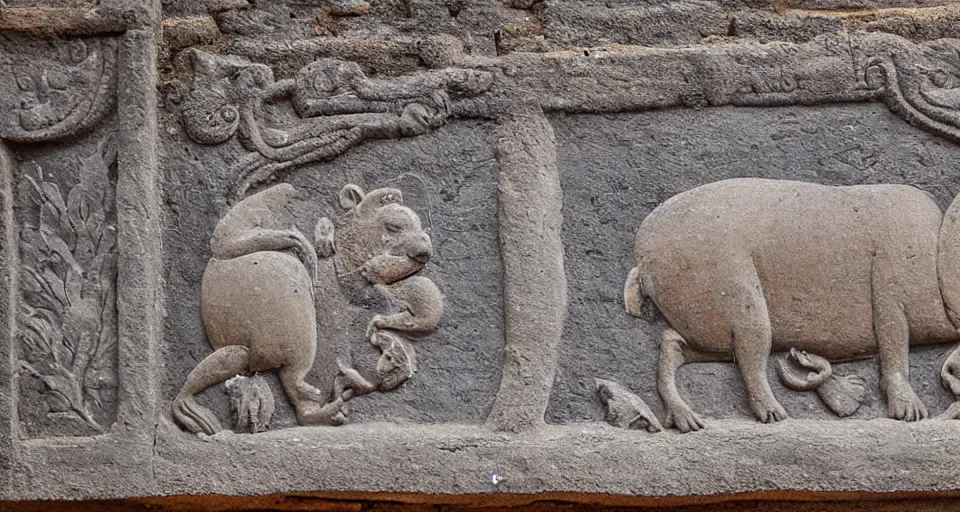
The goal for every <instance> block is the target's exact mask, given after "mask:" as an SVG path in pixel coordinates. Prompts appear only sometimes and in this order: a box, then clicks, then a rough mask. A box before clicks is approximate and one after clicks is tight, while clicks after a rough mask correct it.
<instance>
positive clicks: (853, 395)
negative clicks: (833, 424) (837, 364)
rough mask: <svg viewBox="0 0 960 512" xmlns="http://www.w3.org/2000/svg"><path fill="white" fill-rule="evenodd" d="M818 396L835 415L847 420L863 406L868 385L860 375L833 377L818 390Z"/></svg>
mask: <svg viewBox="0 0 960 512" xmlns="http://www.w3.org/2000/svg"><path fill="white" fill-rule="evenodd" d="M817 394H818V395H820V399H821V400H823V403H824V404H826V405H827V407H829V408H830V410H831V411H833V412H834V414H836V415H837V416H840V417H841V418H845V417H847V416H850V415H851V414H853V413H855V412H857V409H859V408H860V406H861V405H862V404H863V400H864V398H865V397H866V383H865V382H864V380H863V378H862V377H860V376H858V375H844V376H836V375H833V376H831V377H830V378H829V379H827V380H826V382H824V383H823V385H822V386H820V387H819V388H817Z"/></svg>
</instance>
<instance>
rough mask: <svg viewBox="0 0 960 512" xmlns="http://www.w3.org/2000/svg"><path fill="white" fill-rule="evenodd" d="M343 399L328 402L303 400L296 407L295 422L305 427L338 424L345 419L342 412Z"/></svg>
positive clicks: (341, 423)
mask: <svg viewBox="0 0 960 512" xmlns="http://www.w3.org/2000/svg"><path fill="white" fill-rule="evenodd" d="M343 405H344V404H343V400H340V399H339V398H338V399H336V400H334V401H333V402H330V403H328V404H323V405H320V404H319V403H317V402H304V403H301V404H300V406H299V407H298V408H297V423H299V424H301V425H303V426H305V427H314V426H320V425H332V426H340V425H343V422H344V421H345V420H346V416H344V414H343Z"/></svg>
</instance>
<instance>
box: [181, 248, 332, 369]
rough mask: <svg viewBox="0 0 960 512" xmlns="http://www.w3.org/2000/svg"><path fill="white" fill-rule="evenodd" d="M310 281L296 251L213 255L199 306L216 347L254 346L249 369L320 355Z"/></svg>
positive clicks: (251, 350) (208, 336)
mask: <svg viewBox="0 0 960 512" xmlns="http://www.w3.org/2000/svg"><path fill="white" fill-rule="evenodd" d="M311 287H312V282H311V279H310V277H309V275H308V274H307V271H306V269H305V268H304V266H303V264H302V263H301V262H300V260H298V259H297V258H296V257H294V256H292V255H290V254H286V253H281V252H273V251H262V252H255V253H252V254H247V255H244V256H240V257H237V258H233V259H229V260H215V259H211V260H210V262H209V263H208V264H207V268H206V271H205V272H204V274H203V283H202V285H201V289H200V310H201V314H202V316H203V324H204V328H205V329H206V332H207V338H208V339H209V341H210V345H211V346H213V348H214V349H219V348H221V347H225V346H228V345H242V346H245V347H247V348H249V349H250V371H265V370H270V369H274V368H278V367H280V366H285V365H286V364H288V363H289V362H290V361H292V360H303V359H302V358H304V357H307V358H309V360H310V361H312V360H313V358H314V356H315V355H316V341H317V325H316V315H315V310H314V303H313V298H312V295H311Z"/></svg>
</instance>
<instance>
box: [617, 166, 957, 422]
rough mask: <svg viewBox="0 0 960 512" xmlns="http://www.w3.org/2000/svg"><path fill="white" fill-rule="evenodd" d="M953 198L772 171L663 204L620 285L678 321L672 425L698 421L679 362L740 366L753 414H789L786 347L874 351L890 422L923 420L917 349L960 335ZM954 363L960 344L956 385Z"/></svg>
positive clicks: (837, 358)
mask: <svg viewBox="0 0 960 512" xmlns="http://www.w3.org/2000/svg"><path fill="white" fill-rule="evenodd" d="M958 204H960V201H956V200H955V201H954V202H953V204H952V205H951V206H950V208H949V209H948V210H947V213H946V214H945V215H944V214H942V213H941V211H940V209H939V208H938V207H937V205H936V204H935V203H934V202H933V200H932V199H931V198H930V197H929V196H928V195H927V194H925V193H924V192H922V191H920V190H918V189H916V188H913V187H909V186H900V185H860V186H852V187H831V186H823V185H816V184H810V183H800V182H794V181H777V180H764V179H733V180H727V181H720V182H716V183H711V184H708V185H704V186H701V187H698V188H695V189H693V190H690V191H687V192H684V193H682V194H679V195H677V196H675V197H672V198H670V199H668V200H667V201H665V202H664V203H663V204H662V205H660V206H659V207H658V208H657V209H655V210H654V211H653V212H652V213H651V214H650V215H649V216H648V217H647V218H646V219H645V220H644V221H643V223H642V225H641V226H640V229H639V230H638V232H637V239H636V246H635V257H636V264H637V266H636V267H635V268H633V270H631V272H630V274H629V276H628V277H627V281H626V284H625V288H624V300H625V303H626V306H627V311H628V312H630V313H631V314H633V315H635V316H639V315H640V309H641V303H642V300H643V298H644V297H649V298H650V299H652V300H653V302H654V303H655V304H656V306H657V308H658V309H659V310H660V312H661V313H663V316H664V317H665V318H666V320H667V322H668V323H669V324H670V327H671V329H667V331H666V332H665V333H664V335H663V338H662V343H661V346H660V360H659V367H658V374H657V387H658V390H659V393H660V396H661V398H662V399H663V402H664V405H665V407H666V410H667V416H666V421H665V424H666V425H667V426H668V427H669V426H675V427H676V428H678V429H679V430H681V431H683V432H687V431H691V430H699V429H700V428H702V427H703V421H702V420H701V419H700V418H699V417H698V416H697V415H696V414H695V413H694V412H693V411H692V410H691V409H690V407H689V406H688V405H687V404H686V403H684V401H683V399H682V398H681V397H680V395H679V393H678V391H677V386H676V382H675V374H676V371H677V368H679V367H680V366H682V365H683V364H685V363H692V362H703V361H736V363H737V365H738V366H739V368H740V372H741V374H742V376H743V379H744V383H745V385H746V390H747V395H748V401H749V404H750V406H751V408H752V410H753V412H754V413H755V414H756V416H757V417H758V418H759V419H760V420H761V421H763V422H772V421H779V420H782V419H784V418H786V417H787V414H786V412H785V411H784V409H783V407H782V406H781V405H780V403H778V402H777V400H776V398H775V397H774V396H773V393H772V392H771V389H770V384H769V382H768V381H767V374H766V365H767V359H768V356H769V355H770V353H771V352H780V351H787V350H790V349H797V350H802V351H807V352H810V353H811V354H816V355H819V356H822V357H823V358H825V359H827V360H829V361H833V362H841V361H849V360H856V359H864V358H868V357H871V356H874V355H879V358H880V369H881V383H880V384H881V388H882V389H883V390H884V391H885V394H886V398H887V407H888V412H889V415H890V417H892V418H896V419H902V420H907V421H912V420H919V419H922V418H924V417H926V416H927V411H926V408H925V407H924V404H923V403H922V402H921V401H920V399H919V398H918V397H917V395H916V394H915V393H914V391H913V389H912V388H911V387H910V384H909V380H908V377H909V375H908V371H909V364H908V347H909V346H910V345H919V344H929V343H943V342H951V341H957V340H960V335H958V329H957V326H958V325H960V236H958V235H960V233H958V230H960V206H958ZM958 362H960V353H958V351H957V350H955V351H954V352H953V354H952V355H951V356H950V358H949V359H948V360H947V363H946V364H944V367H943V370H942V373H941V376H942V379H943V382H944V385H945V386H948V387H950V388H951V390H954V391H957V390H958V389H960V386H958V384H960V379H958V378H957V371H956V370H957V369H958V368H960V364H958Z"/></svg>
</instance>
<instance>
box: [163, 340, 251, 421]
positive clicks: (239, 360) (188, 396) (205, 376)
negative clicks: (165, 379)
mask: <svg viewBox="0 0 960 512" xmlns="http://www.w3.org/2000/svg"><path fill="white" fill-rule="evenodd" d="M248 355H249V351H248V350H247V347H242V346H239V345H231V346H227V347H223V348H221V349H219V350H217V351H215V352H214V353H212V354H210V355H209V356H207V357H206V358H205V359H204V360H203V361H200V364H198V365H197V367H196V368H194V369H193V371H191V372H190V375H187V380H186V382H184V383H183V388H182V389H180V393H178V394H177V397H176V398H174V399H173V406H172V411H171V412H172V414H173V419H174V420H175V421H176V422H177V423H179V424H180V425H181V426H182V427H183V428H185V429H187V430H189V431H190V432H193V433H195V434H196V433H199V432H203V433H205V434H208V435H213V434H216V433H217V432H219V431H221V430H223V427H221V426H220V421H219V420H217V417H216V416H215V415H214V414H213V412H211V411H210V410H209V409H207V408H205V407H201V406H200V405H199V404H197V401H196V400H195V399H194V397H195V396H196V395H197V394H198V393H200V392H202V391H203V390H205V389H207V388H209V387H210V386H213V385H215V384H219V383H221V382H223V381H225V380H227V379H230V378H233V377H235V376H237V375H241V374H246V373H247V371H248V369H247V368H248V360H249V358H248Z"/></svg>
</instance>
